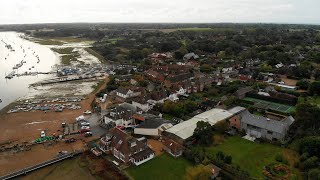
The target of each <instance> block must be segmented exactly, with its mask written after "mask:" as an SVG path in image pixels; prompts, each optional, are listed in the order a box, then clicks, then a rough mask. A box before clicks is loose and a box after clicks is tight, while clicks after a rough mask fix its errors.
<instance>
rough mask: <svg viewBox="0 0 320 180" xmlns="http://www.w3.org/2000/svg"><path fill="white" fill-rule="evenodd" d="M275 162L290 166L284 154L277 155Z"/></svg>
mask: <svg viewBox="0 0 320 180" xmlns="http://www.w3.org/2000/svg"><path fill="white" fill-rule="evenodd" d="M275 160H276V161H278V162H280V163H284V164H288V160H286V159H285V158H284V157H283V155H282V154H277V155H276V157H275Z"/></svg>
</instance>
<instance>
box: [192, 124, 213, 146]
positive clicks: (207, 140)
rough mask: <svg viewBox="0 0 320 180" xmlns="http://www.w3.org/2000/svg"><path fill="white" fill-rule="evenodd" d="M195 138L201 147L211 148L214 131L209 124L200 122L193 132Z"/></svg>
mask: <svg viewBox="0 0 320 180" xmlns="http://www.w3.org/2000/svg"><path fill="white" fill-rule="evenodd" d="M193 136H194V137H195V138H196V139H197V140H198V143H199V144H201V145H205V146H209V145H211V144H212V143H213V138H212V136H213V130H212V127H211V125H210V124H209V123H208V122H204V121H199V122H197V127H196V129H195V130H194V132H193Z"/></svg>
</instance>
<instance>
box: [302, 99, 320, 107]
mask: <svg viewBox="0 0 320 180" xmlns="http://www.w3.org/2000/svg"><path fill="white" fill-rule="evenodd" d="M298 102H299V103H303V102H308V103H311V104H313V105H317V106H318V107H320V96H308V97H299V99H298Z"/></svg>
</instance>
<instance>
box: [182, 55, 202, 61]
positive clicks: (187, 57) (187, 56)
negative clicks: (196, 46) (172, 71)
mask: <svg viewBox="0 0 320 180" xmlns="http://www.w3.org/2000/svg"><path fill="white" fill-rule="evenodd" d="M198 58H199V56H198V55H197V54H195V53H188V54H185V55H184V56H183V60H190V59H198Z"/></svg>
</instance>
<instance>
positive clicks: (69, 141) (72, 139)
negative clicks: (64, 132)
mask: <svg viewBox="0 0 320 180" xmlns="http://www.w3.org/2000/svg"><path fill="white" fill-rule="evenodd" d="M65 142H66V143H72V142H76V139H75V138H70V139H66V140H65Z"/></svg>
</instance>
